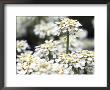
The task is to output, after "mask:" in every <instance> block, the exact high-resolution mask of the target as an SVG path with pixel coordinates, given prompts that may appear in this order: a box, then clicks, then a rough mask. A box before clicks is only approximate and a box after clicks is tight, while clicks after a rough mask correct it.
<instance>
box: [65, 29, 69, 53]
mask: <svg viewBox="0 0 110 90" xmlns="http://www.w3.org/2000/svg"><path fill="white" fill-rule="evenodd" d="M66 34H67V43H66V45H67V46H66V54H68V52H69V31H68V30H67V32H66Z"/></svg>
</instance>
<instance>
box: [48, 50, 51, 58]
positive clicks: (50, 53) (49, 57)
mask: <svg viewBox="0 0 110 90" xmlns="http://www.w3.org/2000/svg"><path fill="white" fill-rule="evenodd" d="M48 57H49V60H50V59H51V52H50V51H49V55H48Z"/></svg>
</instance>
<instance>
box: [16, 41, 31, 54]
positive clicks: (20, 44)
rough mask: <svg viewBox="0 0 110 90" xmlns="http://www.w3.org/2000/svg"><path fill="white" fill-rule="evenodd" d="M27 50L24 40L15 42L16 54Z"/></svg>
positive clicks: (27, 46)
mask: <svg viewBox="0 0 110 90" xmlns="http://www.w3.org/2000/svg"><path fill="white" fill-rule="evenodd" d="M27 48H29V45H28V43H27V41H26V40H17V42H16V50H17V51H18V52H21V51H25V50H26V49H27Z"/></svg>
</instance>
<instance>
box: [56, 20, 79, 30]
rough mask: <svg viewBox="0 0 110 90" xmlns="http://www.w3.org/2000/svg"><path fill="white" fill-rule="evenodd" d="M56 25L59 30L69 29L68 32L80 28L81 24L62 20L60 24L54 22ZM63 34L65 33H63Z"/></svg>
mask: <svg viewBox="0 0 110 90" xmlns="http://www.w3.org/2000/svg"><path fill="white" fill-rule="evenodd" d="M56 24H58V25H59V28H60V29H61V30H65V29H68V27H69V29H68V30H70V29H71V28H72V27H74V28H76V27H79V26H81V24H80V23H79V22H78V21H77V20H73V19H69V18H64V19H62V20H61V21H60V22H56ZM64 32H65V31H64Z"/></svg>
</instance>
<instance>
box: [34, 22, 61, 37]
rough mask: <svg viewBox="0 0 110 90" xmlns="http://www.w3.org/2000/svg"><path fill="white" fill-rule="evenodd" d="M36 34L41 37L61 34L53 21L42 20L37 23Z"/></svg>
mask: <svg viewBox="0 0 110 90" xmlns="http://www.w3.org/2000/svg"><path fill="white" fill-rule="evenodd" d="M34 33H35V35H38V36H39V38H45V37H46V36H51V35H52V36H59V35H60V30H59V29H58V26H57V25H56V24H54V23H53V22H48V23H46V22H45V21H43V20H42V21H41V23H40V24H37V25H36V26H35V28H34Z"/></svg>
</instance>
